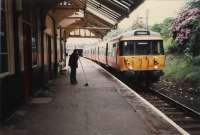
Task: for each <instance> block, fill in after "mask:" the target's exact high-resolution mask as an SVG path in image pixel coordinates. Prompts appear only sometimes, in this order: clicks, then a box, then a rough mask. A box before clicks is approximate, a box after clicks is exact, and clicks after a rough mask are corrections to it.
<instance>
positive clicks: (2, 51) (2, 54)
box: [0, 0, 8, 73]
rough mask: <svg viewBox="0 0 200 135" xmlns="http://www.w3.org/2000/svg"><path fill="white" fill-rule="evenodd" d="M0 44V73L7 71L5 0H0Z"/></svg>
mask: <svg viewBox="0 0 200 135" xmlns="http://www.w3.org/2000/svg"><path fill="white" fill-rule="evenodd" d="M0 18H1V30H0V36H1V39H0V40H1V44H0V73H5V72H8V46H7V39H6V38H7V36H6V8H5V0H1V14H0Z"/></svg>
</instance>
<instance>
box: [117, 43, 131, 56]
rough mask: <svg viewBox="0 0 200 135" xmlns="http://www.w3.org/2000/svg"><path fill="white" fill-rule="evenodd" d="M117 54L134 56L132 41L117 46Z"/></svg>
mask: <svg viewBox="0 0 200 135" xmlns="http://www.w3.org/2000/svg"><path fill="white" fill-rule="evenodd" d="M119 54H120V55H121V56H122V55H124V56H125V55H127V56H128V55H132V54H134V41H125V42H121V43H120V45H119Z"/></svg>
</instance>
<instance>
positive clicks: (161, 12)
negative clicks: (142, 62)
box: [67, 0, 186, 46]
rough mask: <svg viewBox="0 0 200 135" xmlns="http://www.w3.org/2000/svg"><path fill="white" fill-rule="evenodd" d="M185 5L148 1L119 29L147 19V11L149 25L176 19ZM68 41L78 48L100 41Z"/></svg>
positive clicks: (176, 0)
mask: <svg viewBox="0 0 200 135" xmlns="http://www.w3.org/2000/svg"><path fill="white" fill-rule="evenodd" d="M185 3H186V0H146V1H145V2H144V3H143V4H141V5H140V6H139V7H138V8H137V9H136V10H134V11H133V12H132V13H131V14H130V15H129V18H126V19H124V20H122V22H121V23H119V25H118V27H119V28H127V27H129V26H131V24H132V23H133V21H134V20H135V19H136V18H137V17H146V12H147V10H149V19H148V20H149V21H148V22H149V25H153V24H155V23H161V22H162V21H163V20H164V19H165V18H167V17H176V16H177V13H178V11H180V10H181V8H182V7H183V6H184V5H185ZM143 20H145V19H143ZM143 22H145V21H143ZM67 41H68V44H76V45H77V46H78V44H82V43H86V44H87V43H94V42H97V41H98V40H96V39H80V38H79V39H77V38H69V39H68V40H67Z"/></svg>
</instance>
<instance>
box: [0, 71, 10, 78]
mask: <svg viewBox="0 0 200 135" xmlns="http://www.w3.org/2000/svg"><path fill="white" fill-rule="evenodd" d="M8 75H10V73H9V72H5V73H0V79H1V78H4V77H6V76H8Z"/></svg>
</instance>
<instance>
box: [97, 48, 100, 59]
mask: <svg viewBox="0 0 200 135" xmlns="http://www.w3.org/2000/svg"><path fill="white" fill-rule="evenodd" d="M97 61H100V60H99V46H98V52H97Z"/></svg>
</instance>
